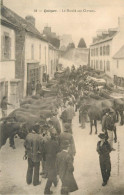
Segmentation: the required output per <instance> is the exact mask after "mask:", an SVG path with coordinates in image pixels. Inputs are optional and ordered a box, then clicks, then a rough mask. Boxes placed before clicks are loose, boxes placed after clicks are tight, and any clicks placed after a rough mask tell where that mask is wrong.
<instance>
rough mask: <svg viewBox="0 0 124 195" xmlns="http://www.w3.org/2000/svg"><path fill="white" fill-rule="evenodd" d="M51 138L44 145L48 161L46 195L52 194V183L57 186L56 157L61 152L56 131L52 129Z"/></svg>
mask: <svg viewBox="0 0 124 195" xmlns="http://www.w3.org/2000/svg"><path fill="white" fill-rule="evenodd" d="M50 136H51V138H50V139H48V140H47V141H46V142H45V143H44V158H45V160H46V171H47V178H48V179H47V182H46V186H45V189H44V194H52V193H53V192H52V191H51V190H50V188H51V186H52V183H53V184H54V186H55V187H56V186H57V174H56V166H55V163H56V155H57V152H59V144H58V141H57V139H56V130H55V129H51V131H50Z"/></svg>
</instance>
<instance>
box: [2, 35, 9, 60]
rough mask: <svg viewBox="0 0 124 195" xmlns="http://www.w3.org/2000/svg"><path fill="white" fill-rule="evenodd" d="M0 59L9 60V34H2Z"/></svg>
mask: <svg viewBox="0 0 124 195" xmlns="http://www.w3.org/2000/svg"><path fill="white" fill-rule="evenodd" d="M1 51H2V52H1V54H2V56H1V58H2V59H5V60H6V59H11V38H10V37H9V33H6V32H5V33H4V35H3V36H2V37H1Z"/></svg>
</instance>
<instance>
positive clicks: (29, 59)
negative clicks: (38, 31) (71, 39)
mask: <svg viewBox="0 0 124 195" xmlns="http://www.w3.org/2000/svg"><path fill="white" fill-rule="evenodd" d="M40 45H41V54H40ZM32 46H33V50H34V54H33V56H32ZM45 50H46V52H45ZM27 63H39V65H40V67H41V70H43V68H42V67H43V66H46V69H47V71H48V43H47V42H45V41H43V40H40V39H38V38H36V37H34V36H31V35H30V34H28V33H27V34H26V38H25V68H24V96H25V95H26V89H27ZM42 74H43V73H42V72H41V81H42Z"/></svg>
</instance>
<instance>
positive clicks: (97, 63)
mask: <svg viewBox="0 0 124 195" xmlns="http://www.w3.org/2000/svg"><path fill="white" fill-rule="evenodd" d="M96 69H99V67H98V60H96Z"/></svg>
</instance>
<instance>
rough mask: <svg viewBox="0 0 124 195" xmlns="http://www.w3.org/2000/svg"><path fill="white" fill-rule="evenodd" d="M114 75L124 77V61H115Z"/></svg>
mask: <svg viewBox="0 0 124 195" xmlns="http://www.w3.org/2000/svg"><path fill="white" fill-rule="evenodd" d="M113 75H116V76H119V77H124V59H120V60H117V59H113Z"/></svg>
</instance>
